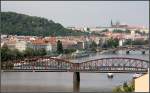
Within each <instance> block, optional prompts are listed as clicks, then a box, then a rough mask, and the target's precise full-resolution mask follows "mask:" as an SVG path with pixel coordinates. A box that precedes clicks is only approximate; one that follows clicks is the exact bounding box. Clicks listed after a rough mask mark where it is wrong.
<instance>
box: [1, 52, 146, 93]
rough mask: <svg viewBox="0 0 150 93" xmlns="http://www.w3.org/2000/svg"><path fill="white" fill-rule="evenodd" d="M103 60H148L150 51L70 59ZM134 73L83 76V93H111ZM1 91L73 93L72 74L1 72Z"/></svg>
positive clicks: (81, 74) (81, 90) (81, 60)
mask: <svg viewBox="0 0 150 93" xmlns="http://www.w3.org/2000/svg"><path fill="white" fill-rule="evenodd" d="M104 57H131V58H138V59H144V60H149V51H146V54H145V55H142V54H141V51H132V52H131V53H130V54H128V55H126V52H125V51H118V52H117V53H116V54H113V53H104V54H100V53H96V54H91V55H90V56H89V57H84V58H78V59H74V60H70V61H72V62H83V61H86V60H89V59H97V58H104ZM132 76H133V74H127V73H116V74H114V78H112V79H108V78H107V73H80V92H111V91H112V89H113V88H114V87H116V86H119V85H122V84H123V83H124V82H125V81H127V82H128V81H130V80H132ZM1 90H2V92H15V93H16V92H72V91H73V73H72V72H1Z"/></svg>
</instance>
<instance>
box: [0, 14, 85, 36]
mask: <svg viewBox="0 0 150 93" xmlns="http://www.w3.org/2000/svg"><path fill="white" fill-rule="evenodd" d="M1 34H8V35H35V36H51V35H55V36H68V35H84V34H87V33H83V32H76V31H72V30H68V29H66V28H64V27H63V26H62V25H61V24H59V23H55V22H54V21H52V20H48V19H46V18H41V17H36V16H28V15H24V14H18V13H15V12H1Z"/></svg>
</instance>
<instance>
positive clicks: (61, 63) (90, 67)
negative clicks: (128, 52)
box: [11, 57, 149, 73]
mask: <svg viewBox="0 0 150 93" xmlns="http://www.w3.org/2000/svg"><path fill="white" fill-rule="evenodd" d="M13 63H14V67H13V69H11V71H24V72H25V71H37V72H90V73H109V72H111V73H137V72H139V73H146V72H147V70H148V68H149V61H147V60H142V59H135V58H125V57H111V58H101V59H95V60H89V61H86V62H81V63H72V62H70V61H66V60H63V59H58V58H53V57H34V58H28V59H24V60H16V61H14V62H13Z"/></svg>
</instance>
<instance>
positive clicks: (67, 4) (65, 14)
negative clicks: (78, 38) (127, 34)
mask: <svg viewBox="0 0 150 93" xmlns="http://www.w3.org/2000/svg"><path fill="white" fill-rule="evenodd" d="M1 11H5V12H6V11H12V12H17V13H22V14H27V15H30V16H38V17H44V18H47V19H49V20H53V21H55V22H56V23H60V24H62V25H63V26H65V27H68V26H76V27H95V26H110V22H111V20H112V21H113V22H116V21H119V22H120V23H125V24H129V25H143V26H147V27H148V26H149V2H148V1H1Z"/></svg>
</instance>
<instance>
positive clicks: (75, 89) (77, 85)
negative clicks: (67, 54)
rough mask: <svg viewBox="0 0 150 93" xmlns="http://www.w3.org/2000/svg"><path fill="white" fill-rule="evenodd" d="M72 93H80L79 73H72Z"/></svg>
mask: <svg viewBox="0 0 150 93" xmlns="http://www.w3.org/2000/svg"><path fill="white" fill-rule="evenodd" d="M73 93H80V72H74V73H73Z"/></svg>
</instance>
